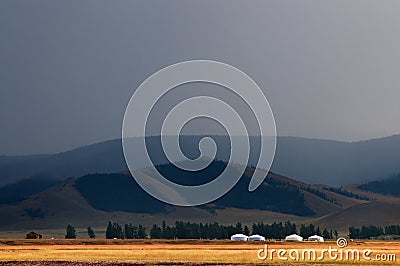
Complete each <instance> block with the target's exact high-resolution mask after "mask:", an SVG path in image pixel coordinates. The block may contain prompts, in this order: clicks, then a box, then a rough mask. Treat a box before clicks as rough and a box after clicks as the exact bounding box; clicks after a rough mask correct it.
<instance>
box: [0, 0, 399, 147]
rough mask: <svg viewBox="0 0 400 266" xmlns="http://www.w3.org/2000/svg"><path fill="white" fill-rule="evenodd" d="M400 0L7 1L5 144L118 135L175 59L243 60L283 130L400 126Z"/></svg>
mask: <svg viewBox="0 0 400 266" xmlns="http://www.w3.org/2000/svg"><path fill="white" fill-rule="evenodd" d="M398 10H400V2H398V1H384V2H382V1H259V2H258V1H251V2H249V1H209V2H207V1H198V2H192V1H190V2H189V1H42V0H38V1H18V0H17V1H15V0H2V1H1V2H0V38H1V42H0V125H1V135H0V154H21V153H46V152H57V151H62V150H66V149H69V148H72V147H76V146H80V145H85V144H89V143H94V142H98V141H101V140H106V139H111V138H118V137H120V134H121V123H122V118H123V114H124V110H125V107H126V104H127V103H128V101H129V98H130V96H131V95H132V93H133V91H134V89H135V88H136V87H137V86H138V85H139V84H140V83H141V82H142V81H143V80H144V79H145V78H147V77H148V76H149V75H151V74H152V73H153V72H155V71H157V70H159V69H160V68H162V67H165V66H167V65H170V64H172V63H176V62H180V61H183V60H189V59H213V60H218V61H223V62H226V63H229V64H232V65H234V66H236V67H238V68H240V69H241V70H243V71H244V72H246V73H247V74H249V75H250V76H251V77H252V78H253V79H254V80H255V81H256V82H257V83H258V84H259V85H260V87H261V88H263V90H264V92H265V94H266V95H267V97H268V99H269V101H270V104H271V107H272V108H273V111H274V114H275V117H276V123H277V129H278V134H279V135H297V136H308V137H319V138H332V139H344V140H355V139H365V138H370V137H377V136H384V135H390V134H395V133H398V132H399V131H400V126H399V123H398V115H399V114H400V107H399V106H400V105H399V104H398V99H399V97H400V88H399V84H400V82H399V81H400V51H399V48H398V47H400V37H399V36H400V27H399V25H400V17H399V16H398Z"/></svg>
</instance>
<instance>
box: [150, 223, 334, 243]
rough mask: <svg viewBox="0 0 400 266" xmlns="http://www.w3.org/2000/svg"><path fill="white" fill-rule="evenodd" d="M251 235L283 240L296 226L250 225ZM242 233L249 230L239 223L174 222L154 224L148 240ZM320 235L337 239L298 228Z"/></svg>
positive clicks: (303, 228) (302, 232)
mask: <svg viewBox="0 0 400 266" xmlns="http://www.w3.org/2000/svg"><path fill="white" fill-rule="evenodd" d="M251 232H252V234H259V235H263V236H265V237H266V238H271V239H283V238H285V237H286V236H287V235H290V234H297V233H298V232H297V228H296V224H294V223H291V222H290V221H287V222H285V223H272V224H264V223H257V224H256V223H254V224H253V225H252V230H251ZM238 233H242V234H245V235H250V229H249V228H248V227H247V226H242V224H241V223H240V222H238V223H236V225H220V224H218V223H217V222H214V223H206V224H202V223H200V224H197V223H190V222H186V223H184V222H182V221H177V222H175V226H167V225H166V223H165V222H163V223H162V225H161V227H160V226H158V225H157V224H154V225H153V227H152V228H151V230H150V238H164V239H175V238H178V239H200V238H201V239H229V238H230V236H232V235H233V234H238ZM315 234H317V235H322V236H323V237H324V238H326V239H333V237H335V238H337V237H338V232H337V231H336V230H334V231H332V230H330V231H328V230H327V229H324V230H322V231H321V230H320V228H319V227H315V226H314V225H313V224H310V225H304V224H302V225H301V226H300V235H301V236H303V237H306V238H307V237H309V236H312V235H315Z"/></svg>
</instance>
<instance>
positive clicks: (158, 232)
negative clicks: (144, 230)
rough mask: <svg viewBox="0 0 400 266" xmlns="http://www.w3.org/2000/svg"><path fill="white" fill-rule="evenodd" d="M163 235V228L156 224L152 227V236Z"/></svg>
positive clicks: (159, 236)
mask: <svg viewBox="0 0 400 266" xmlns="http://www.w3.org/2000/svg"><path fill="white" fill-rule="evenodd" d="M161 237H162V231H161V228H160V227H159V226H158V225H156V224H154V225H153V227H152V228H151V229H150V238H155V239H157V238H161Z"/></svg>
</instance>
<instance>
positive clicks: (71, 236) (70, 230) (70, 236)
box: [65, 224, 76, 239]
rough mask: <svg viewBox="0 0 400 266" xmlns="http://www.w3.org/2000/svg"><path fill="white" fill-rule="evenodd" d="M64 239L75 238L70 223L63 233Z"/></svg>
mask: <svg viewBox="0 0 400 266" xmlns="http://www.w3.org/2000/svg"><path fill="white" fill-rule="evenodd" d="M65 238H66V239H74V238H76V231H75V228H74V227H73V226H72V225H70V224H69V225H67V234H66V235H65Z"/></svg>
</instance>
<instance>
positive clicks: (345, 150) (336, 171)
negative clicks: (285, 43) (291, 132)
mask: <svg viewBox="0 0 400 266" xmlns="http://www.w3.org/2000/svg"><path fill="white" fill-rule="evenodd" d="M200 138H201V136H181V139H180V141H181V146H182V147H183V151H184V153H186V155H187V156H188V157H197V156H199V151H198V141H199V139H200ZM213 138H214V139H215V141H216V143H217V145H218V151H217V155H216V159H218V160H222V161H227V160H228V158H229V147H230V146H229V141H228V139H227V137H226V136H213ZM235 138H242V137H235ZM171 139H172V137H171ZM147 140H148V143H147V146H148V150H149V153H150V155H152V160H153V162H154V164H155V165H158V164H163V163H166V162H167V159H166V158H165V155H164V154H163V153H162V147H161V143H160V141H159V138H158V137H149V138H148V139H147ZM132 141H133V142H135V141H138V140H137V139H132ZM250 142H251V149H252V153H251V154H250V162H249V165H255V163H256V160H257V158H258V157H257V154H258V153H257V145H258V143H259V139H257V138H256V137H251V138H250ZM398 147H400V135H395V136H392V137H386V138H380V139H373V140H368V141H360V142H351V143H349V142H340V141H331V140H318V139H307V138H298V137H278V139H277V149H276V155H275V160H274V162H273V165H272V168H271V170H272V171H273V172H275V173H279V174H282V175H285V176H290V177H293V178H295V179H297V180H299V181H303V182H306V183H310V184H327V185H346V184H353V183H365V182H367V181H371V180H380V179H383V178H385V177H387V176H390V175H392V174H393V173H398V172H399V171H400V149H398ZM254 150H255V151H254ZM234 159H235V157H234V156H233V158H232V161H235V160H234ZM146 166H147V165H145V164H144V161H143V160H142V159H141V158H140V157H138V158H137V168H138V169H139V168H143V167H146ZM125 170H127V166H126V164H125V159H124V156H123V152H122V146H121V140H119V139H117V140H111V141H106V142H101V143H98V144H93V145H89V146H85V147H81V148H78V149H74V150H71V151H67V152H63V153H59V154H51V155H38V156H22V157H18V156H12V157H7V156H3V157H0V186H1V185H4V184H8V183H12V182H15V181H16V180H20V179H25V178H29V177H32V176H34V175H36V174H47V175H52V176H58V177H60V178H68V177H73V176H75V177H77V176H82V175H85V174H92V173H115V172H120V171H125Z"/></svg>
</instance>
